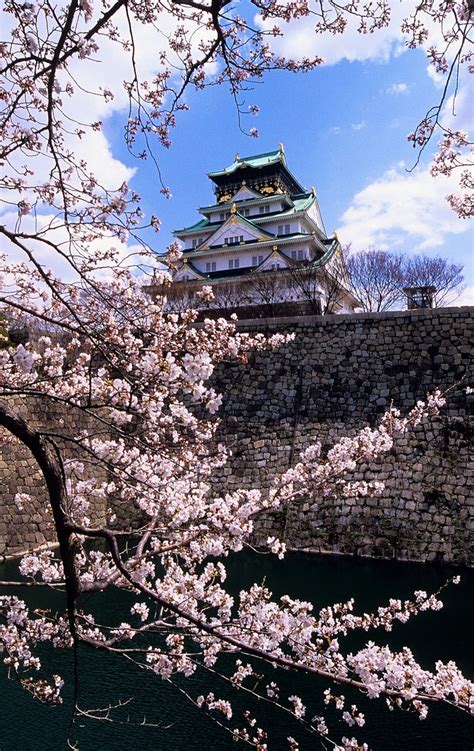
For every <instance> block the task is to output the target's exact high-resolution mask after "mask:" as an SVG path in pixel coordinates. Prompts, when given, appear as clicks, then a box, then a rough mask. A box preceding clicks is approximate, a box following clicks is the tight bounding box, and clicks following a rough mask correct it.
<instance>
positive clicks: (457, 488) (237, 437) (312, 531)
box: [217, 308, 474, 565]
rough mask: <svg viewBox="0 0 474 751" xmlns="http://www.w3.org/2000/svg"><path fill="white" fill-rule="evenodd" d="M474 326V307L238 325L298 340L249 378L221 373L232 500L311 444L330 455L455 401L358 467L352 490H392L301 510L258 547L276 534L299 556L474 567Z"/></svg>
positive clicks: (253, 367) (282, 519)
mask: <svg viewBox="0 0 474 751" xmlns="http://www.w3.org/2000/svg"><path fill="white" fill-rule="evenodd" d="M473 318H474V309H472V308H471V309H469V308H452V309H439V310H419V311H405V312H396V313H382V314H361V315H350V316H326V317H321V316H317V317H314V318H311V319H308V318H306V319H281V320H279V321H278V322H276V321H269V320H267V321H263V322H262V321H259V322H258V324H257V323H254V324H250V323H242V324H240V328H241V329H242V330H247V331H252V330H259V331H264V332H265V331H266V332H268V333H274V332H275V331H278V332H294V333H295V335H296V337H295V340H294V341H293V342H292V343H291V344H289V345H286V346H284V347H282V348H281V349H280V350H277V351H273V352H263V353H254V354H253V355H252V356H251V358H250V362H249V363H248V365H246V366H245V367H239V366H234V365H229V366H224V367H222V368H221V369H220V372H219V374H218V377H217V385H218V388H219V389H220V390H221V391H222V392H223V393H224V394H225V399H224V405H223V422H222V425H221V428H220V437H221V438H222V439H223V440H224V441H225V442H226V443H228V444H229V445H230V446H231V447H232V449H233V457H232V459H231V462H230V464H229V466H228V467H227V468H226V470H225V478H224V480H225V486H226V487H227V488H229V489H230V488H236V487H239V486H242V485H243V486H245V487H259V486H260V487H262V486H266V485H268V483H269V482H270V480H271V477H272V476H273V475H274V473H275V472H279V471H281V470H284V469H285V468H286V467H288V466H289V465H290V464H291V463H292V462H294V461H296V460H297V458H298V453H299V451H300V450H301V449H302V448H304V447H306V446H308V445H309V444H310V443H311V442H312V441H314V440H319V441H321V442H322V444H323V447H324V449H326V450H327V449H328V448H329V447H330V446H331V445H332V444H333V443H334V442H335V441H336V440H337V439H338V438H340V437H341V436H343V435H352V434H354V432H355V431H357V430H358V429H359V428H361V427H363V426H364V425H367V424H369V425H375V424H376V423H377V420H378V418H379V417H380V415H381V414H382V413H383V412H384V410H385V409H386V407H388V406H389V405H390V404H391V403H392V402H393V403H394V404H395V405H396V406H398V407H400V408H401V409H402V410H403V411H407V410H409V409H410V408H411V407H412V406H413V405H414V404H415V403H416V401H417V400H418V399H423V398H424V397H425V396H426V394H427V393H428V392H429V391H431V390H433V389H435V388H440V389H442V390H443V391H445V390H448V393H447V405H446V408H445V409H444V410H443V413H442V414H441V415H440V417H438V418H436V419H435V420H433V421H432V422H431V423H424V424H422V425H420V426H419V427H418V428H417V429H416V430H415V431H414V432H413V433H412V434H411V435H409V436H405V437H402V438H400V439H399V440H398V441H397V443H396V446H395V447H394V449H393V450H392V451H391V452H390V453H389V454H387V455H385V457H384V458H383V459H381V460H380V461H378V462H374V463H373V464H370V465H365V466H362V467H361V468H360V473H359V474H357V475H356V476H355V477H356V479H362V478H365V479H381V480H383V481H384V482H385V484H386V492H385V493H384V494H383V495H382V496H381V497H377V498H365V499H362V500H361V499H355V498H348V499H345V500H343V501H342V500H341V501H340V502H336V503H334V502H331V503H323V502H320V501H318V500H316V501H309V500H307V499H306V500H303V501H302V502H301V503H300V504H295V505H294V506H293V507H292V508H290V509H289V511H288V512H287V513H286V514H276V515H273V516H269V517H267V518H266V519H265V520H264V521H263V522H262V523H260V525H259V527H258V528H257V542H262V541H264V540H265V539H266V537H267V536H268V535H269V534H272V535H274V534H277V535H280V536H283V537H284V538H285V541H286V543H287V545H288V546H289V547H291V548H296V549H307V550H318V551H324V552H341V553H347V554H358V555H368V556H383V557H396V558H400V559H411V560H421V561H423V560H437V559H440V560H444V561H452V562H456V563H460V564H462V563H465V564H468V565H472V563H473V555H472V553H473V550H472V538H473V531H474V492H473V490H474V487H473V486H474V464H473V460H474V456H473V454H474V452H473V440H472V438H473V435H474V421H473V418H472V407H473V404H474V396H472V395H467V394H466V391H465V389H466V386H467V385H468V384H469V380H468V376H469V369H470V367H471V366H472V353H473V343H474V327H473ZM471 385H474V384H473V382H472V381H471Z"/></svg>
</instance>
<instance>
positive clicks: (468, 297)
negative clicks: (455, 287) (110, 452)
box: [453, 284, 474, 305]
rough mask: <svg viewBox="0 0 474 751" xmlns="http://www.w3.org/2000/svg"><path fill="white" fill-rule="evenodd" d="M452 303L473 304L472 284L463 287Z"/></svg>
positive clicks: (473, 288)
mask: <svg viewBox="0 0 474 751" xmlns="http://www.w3.org/2000/svg"><path fill="white" fill-rule="evenodd" d="M453 305H474V284H471V285H469V286H468V287H465V289H464V290H463V291H462V292H461V294H460V295H459V297H457V298H456V300H455V301H454V302H453Z"/></svg>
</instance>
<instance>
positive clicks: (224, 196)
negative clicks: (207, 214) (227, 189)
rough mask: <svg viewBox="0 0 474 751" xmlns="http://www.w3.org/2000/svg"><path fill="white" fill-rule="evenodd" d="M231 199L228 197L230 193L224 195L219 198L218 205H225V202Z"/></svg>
mask: <svg viewBox="0 0 474 751" xmlns="http://www.w3.org/2000/svg"><path fill="white" fill-rule="evenodd" d="M231 198H232V196H231V195H230V193H224V195H223V196H221V197H220V198H219V203H227V201H230V199H231Z"/></svg>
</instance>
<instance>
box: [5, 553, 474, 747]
mask: <svg viewBox="0 0 474 751" xmlns="http://www.w3.org/2000/svg"><path fill="white" fill-rule="evenodd" d="M11 566H12V564H9V565H8V566H0V579H3V578H7V577H8V576H10V575H11V573H12V569H11ZM229 570H230V576H229V584H230V586H231V588H232V589H233V590H234V591H238V589H239V588H241V587H243V586H248V585H249V583H251V582H252V581H255V580H258V581H261V580H262V578H263V577H266V581H267V584H268V585H269V586H270V588H271V589H272V590H273V592H274V594H275V595H277V596H278V595H281V594H284V593H289V594H291V595H292V596H295V597H302V598H304V599H310V600H311V601H312V602H314V603H315V605H316V606H317V607H322V606H324V605H327V604H331V603H333V602H336V601H341V600H344V599H347V598H348V597H350V596H355V598H356V609H355V610H356V612H364V611H367V610H368V609H371V608H374V607H376V606H377V605H380V604H384V603H385V602H386V601H387V600H388V597H400V598H404V597H407V596H409V595H410V594H411V593H412V592H413V590H415V589H425V590H427V591H434V590H436V589H437V588H438V586H439V585H440V584H441V583H442V582H443V581H444V580H445V579H446V578H447V577H448V576H449V575H450V574H452V573H453V571H452V570H450V569H448V568H446V567H442V566H434V565H430V566H422V565H416V564H404V563H391V562H378V561H368V560H352V559H343V558H334V557H320V556H309V555H299V554H292V555H290V556H288V557H287V558H286V560H285V561H283V562H280V561H278V560H276V559H275V558H274V557H273V556H257V555H256V554H253V553H247V552H246V553H244V554H240V555H238V556H235V557H234V559H233V560H232V561H231V562H230V566H229ZM456 573H458V572H457V571H456ZM473 592H474V572H472V571H465V572H463V573H462V581H461V584H460V585H458V586H457V587H455V586H453V587H451V588H450V589H449V590H448V591H447V592H445V593H444V597H443V601H444V603H445V607H444V609H443V610H442V611H441V612H439V613H423V614H421V615H420V616H419V617H418V618H417V619H415V620H414V621H412V622H411V623H409V624H407V625H405V626H402V625H401V624H397V627H396V628H395V629H394V631H393V633H392V634H386V633H385V632H384V633H381V632H380V633H378V632H374V633H373V634H369V635H368V636H365V640H368V639H373V640H374V641H376V642H377V643H380V644H386V643H389V644H390V645H391V646H392V647H399V646H402V645H403V644H407V645H408V646H410V647H411V648H412V649H413V651H414V653H415V656H416V657H417V659H418V660H419V661H420V662H421V664H422V665H423V666H424V667H426V668H428V669H430V668H432V667H433V665H434V661H435V659H438V658H439V659H442V660H445V661H446V660H449V659H452V660H455V661H456V662H457V663H458V665H459V666H460V667H461V668H462V669H463V670H464V672H465V674H467V675H469V676H470V677H471V678H472V676H473V675H474V655H473V646H472V645H473V634H474V608H473V597H472V594H473ZM21 595H22V596H23V597H24V598H25V599H26V600H27V601H28V602H29V603H30V604H31V605H33V606H41V604H43V605H45V604H51V603H52V602H54V598H55V597H56V598H57V601H58V607H59V606H60V602H59V596H58V595H55V594H52V593H48V592H46V591H35V592H33V591H32V590H28V589H24V590H22V592H21ZM124 598H126V595H123V594H121V593H111V596H110V597H108V599H107V601H106V602H103V604H102V607H103V608H104V609H105V610H106V612H107V614H108V615H110V616H111V617H112V616H113V615H114V612H117V613H119V612H120V609H121V607H123V605H124ZM124 619H125V620H127V618H126V616H125V618H124ZM351 646H356V645H351ZM79 665H80V687H81V691H80V696H81V703H82V705H83V706H84V707H87V708H90V707H103V706H106V705H107V704H109V703H116V702H117V700H119V699H120V700H121V701H128V700H130V701H129V703H128V704H127V706H126V707H125V708H122V709H121V710H119V711H115V712H114V718H115V722H113V723H112V722H108V721H103V722H97V721H94V720H91V719H88V718H76V720H75V724H74V728H73V731H72V736H71V737H72V738H73V739H74V740H75V741H76V742H77V744H78V747H79V748H80V749H81V751H95V750H96V749H106V751H109V749H110V751H112V750H113V751H128V750H134V749H140V750H143V751H228V750H229V751H230V749H236V748H244V746H243V745H237V744H235V743H234V742H233V741H232V739H231V738H230V736H229V735H228V734H227V733H225V731H223V730H221V729H219V728H218V727H217V726H216V725H215V724H214V723H212V722H211V721H210V720H209V719H208V718H207V717H206V716H205V715H204V714H203V713H202V712H199V711H198V710H196V709H195V708H194V707H193V706H192V705H191V704H190V703H189V702H188V701H187V700H186V699H185V698H184V697H183V696H182V695H181V694H180V692H179V691H178V690H177V689H175V688H172V687H171V686H169V685H168V684H167V683H165V682H163V681H162V680H160V679H158V678H155V677H153V676H152V675H149V674H148V673H145V672H144V671H140V670H138V669H137V668H135V667H133V666H131V665H129V664H127V663H126V662H124V661H123V660H122V659H121V658H118V657H117V658H114V657H110V656H109V655H107V656H104V655H102V654H99V653H97V652H93V651H90V650H85V649H83V650H82V651H81V654H80V661H79ZM48 667H49V669H50V671H51V672H58V673H60V674H61V675H62V676H63V677H64V678H65V679H66V681H67V685H68V689H67V690H66V691H65V694H64V697H65V703H64V705H63V706H60V707H47V706H43V705H41V704H38V703H36V702H34V701H33V700H32V699H31V698H29V697H28V696H27V695H26V694H25V693H24V692H23V691H22V690H21V689H20V687H19V686H18V685H17V684H16V683H15V682H14V681H8V680H7V679H6V674H5V671H3V672H0V751H56V750H59V749H63V748H66V742H65V738H66V735H67V728H68V724H69V720H70V706H69V701H68V699H69V698H70V696H71V692H70V684H71V655H70V654H68V653H64V654H59V653H57V654H48ZM280 683H281V684H282V688H283V695H286V696H288V695H289V694H292V693H298V694H300V695H301V696H302V697H303V699H304V701H305V702H306V703H307V706H308V714H309V716H312V715H313V714H317V713H319V712H320V711H321V708H322V704H321V694H322V691H323V690H324V688H326V687H327V685H328V684H327V682H318V681H315V680H314V679H309V678H306V677H301V676H294V675H291V674H285V675H284V676H283V678H282V679H281V680H280ZM182 686H183V687H186V688H187V689H189V691H190V693H191V694H192V695H194V696H197V695H198V694H199V693H207V692H208V691H209V690H211V683H210V679H209V676H208V675H207V674H203V675H198V676H193V678H192V679H190V680H189V681H183V682H182ZM212 690H214V691H215V693H216V695H218V696H222V695H225V691H226V688H225V686H217V687H216V686H212ZM344 693H345V695H346V697H347V698H351V699H353V700H355V701H356V702H357V704H358V705H359V708H360V709H361V710H362V711H364V712H365V715H366V720H367V722H366V726H365V728H363V729H358V730H357V732H354V733H353V732H352V730H351V729H349V728H347V726H346V727H345V728H341V731H342V732H339V733H338V732H337V726H336V732H335V733H333V735H334V737H336V738H339V737H340V736H341V734H345V735H349V736H351V735H352V734H354V735H356V737H358V738H359V739H360V740H365V741H366V742H367V743H369V746H370V748H371V749H372V750H373V751H399V750H400V751H401V750H402V749H404V750H406V751H473V749H474V721H473V719H472V718H470V717H469V716H467V715H465V714H463V713H461V712H458V711H457V710H454V709H451V708H449V707H433V708H432V709H431V711H430V713H429V715H428V719H427V720H425V721H424V722H420V720H419V719H418V718H417V717H416V716H415V715H411V714H407V713H402V712H389V711H388V710H387V709H386V707H385V706H384V705H383V704H382V703H378V702H377V703H376V702H368V701H365V700H364V698H363V697H362V696H361V695H360V694H354V695H353V697H352V696H351V695H350V694H349V692H348V691H347V690H345V691H344ZM247 707H249V708H251V709H253V711H254V712H255V714H256V716H257V717H258V719H259V721H260V722H261V723H262V725H263V726H264V727H266V728H267V729H269V749H270V751H280V749H282V751H283V749H286V748H287V744H286V740H285V739H286V738H287V736H288V735H294V736H295V737H298V738H300V740H301V749H302V751H307V750H309V749H311V750H312V749H315V751H316V750H317V749H321V748H322V746H321V744H320V742H319V740H318V739H317V738H315V737H314V736H305V735H303V734H302V733H301V732H299V731H298V727H297V726H291V725H289V724H288V719H287V718H284V717H282V716H281V715H280V714H279V713H276V712H274V711H273V710H272V709H271V708H269V707H268V705H264V704H261V703H258V704H257V703H256V702H255V703H254V704H252V702H251V701H250V700H248V699H245V701H244V702H241V703H240V704H239V703H237V707H236V714H237V716H236V717H235V721H234V720H233V721H232V722H233V724H232V727H235V726H236V725H237V724H241V723H239V719H240V718H239V716H238V713H239V712H240V713H241V712H242V710H243V709H244V708H247ZM144 718H146V720H147V721H148V722H150V723H153V724H155V725H159V726H160V727H159V728H146V727H142V726H141V725H140V723H141V722H142V721H143V719H144ZM245 747H247V746H245ZM328 748H329V747H328Z"/></svg>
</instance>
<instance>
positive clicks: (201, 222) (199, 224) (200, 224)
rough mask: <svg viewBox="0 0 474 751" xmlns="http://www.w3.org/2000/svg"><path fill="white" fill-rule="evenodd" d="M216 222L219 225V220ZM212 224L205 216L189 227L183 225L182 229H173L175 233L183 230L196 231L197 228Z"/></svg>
mask: <svg viewBox="0 0 474 751" xmlns="http://www.w3.org/2000/svg"><path fill="white" fill-rule="evenodd" d="M214 224H215V225H216V226H217V224H218V222H214ZM209 226H212V225H211V222H210V221H209V219H207V217H206V218H204V219H200V220H199V221H198V222H196V224H191V225H190V226H189V227H182V228H181V229H175V230H173V234H179V233H181V232H194V231H195V230H200V229H204V228H205V227H209Z"/></svg>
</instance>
